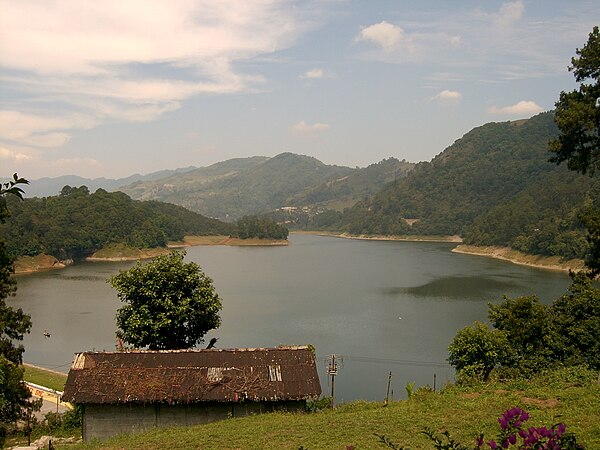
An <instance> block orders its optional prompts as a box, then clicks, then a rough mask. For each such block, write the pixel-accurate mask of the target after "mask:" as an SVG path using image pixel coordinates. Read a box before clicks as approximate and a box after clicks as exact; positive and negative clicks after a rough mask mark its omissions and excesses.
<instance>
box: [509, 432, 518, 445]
mask: <svg viewBox="0 0 600 450" xmlns="http://www.w3.org/2000/svg"><path fill="white" fill-rule="evenodd" d="M508 442H510V443H511V444H513V445H514V444H515V443H516V442H517V435H516V434H511V435H509V436H508Z"/></svg>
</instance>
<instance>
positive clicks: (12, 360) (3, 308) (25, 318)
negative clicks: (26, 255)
mask: <svg viewBox="0 0 600 450" xmlns="http://www.w3.org/2000/svg"><path fill="white" fill-rule="evenodd" d="M27 183H28V181H27V180H25V179H24V178H19V177H18V176H17V174H15V175H13V179H12V180H11V181H8V182H7V183H2V184H0V223H2V222H4V220H5V219H6V217H8V214H9V211H8V208H7V202H6V197H7V196H10V195H12V196H16V197H18V198H22V196H23V190H22V189H21V187H20V185H22V184H27ZM13 272H14V267H13V258H12V256H11V255H10V254H9V253H8V251H7V249H6V246H5V244H4V242H3V241H2V240H0V425H4V424H6V423H9V422H13V421H15V420H17V419H20V418H22V417H24V415H25V414H26V413H27V409H28V408H29V407H30V404H29V403H28V399H29V397H30V393H29V391H28V390H27V388H26V387H25V385H24V384H23V369H22V368H21V367H20V364H21V362H22V358H23V352H24V348H23V345H20V344H19V345H17V344H16V343H15V342H16V341H21V340H23V336H24V334H25V333H29V330H30V329H31V318H30V316H29V315H27V314H25V313H24V312H23V310H21V309H20V308H19V309H14V308H12V307H10V306H8V305H7V304H6V298H8V297H9V296H11V295H14V293H15V291H16V289H17V288H16V283H15V281H14V279H13V278H12V277H11V275H12V273H13ZM0 428H1V430H0V441H1V440H2V436H3V430H4V427H0ZM0 443H1V442H0Z"/></svg>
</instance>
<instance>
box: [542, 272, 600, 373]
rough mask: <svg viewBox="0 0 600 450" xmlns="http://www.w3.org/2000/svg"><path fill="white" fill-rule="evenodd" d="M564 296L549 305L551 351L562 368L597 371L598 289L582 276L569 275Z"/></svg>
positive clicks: (599, 360)
mask: <svg viewBox="0 0 600 450" xmlns="http://www.w3.org/2000/svg"><path fill="white" fill-rule="evenodd" d="M572 279H573V283H572V284H571V286H570V287H569V290H568V291H567V293H566V294H565V295H563V296H561V297H560V298H558V299H557V300H556V301H554V303H553V304H552V307H551V310H550V320H551V322H552V325H553V331H554V333H553V336H552V340H553V347H554V352H555V355H556V358H557V359H558V360H559V361H562V362H563V363H564V364H568V365H576V364H581V363H584V364H587V365H589V366H590V367H591V368H593V369H596V370H600V338H599V336H600V289H597V288H596V287H595V286H594V284H593V282H592V281H591V280H590V279H589V277H587V276H585V275H584V274H583V273H578V274H572Z"/></svg>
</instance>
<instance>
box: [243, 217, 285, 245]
mask: <svg viewBox="0 0 600 450" xmlns="http://www.w3.org/2000/svg"><path fill="white" fill-rule="evenodd" d="M234 234H235V235H236V237H239V238H240V239H250V238H258V239H278V240H286V239H287V237H288V229H287V228H286V227H285V226H283V225H280V224H278V223H276V222H275V221H273V220H271V219H269V218H266V217H257V216H244V217H242V218H241V219H240V220H238V221H237V230H236V232H235V233H234Z"/></svg>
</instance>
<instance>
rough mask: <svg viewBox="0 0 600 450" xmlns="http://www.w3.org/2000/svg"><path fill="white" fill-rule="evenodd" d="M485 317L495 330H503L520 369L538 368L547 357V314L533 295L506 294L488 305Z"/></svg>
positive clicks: (548, 338)
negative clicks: (498, 301) (500, 301)
mask: <svg viewBox="0 0 600 450" xmlns="http://www.w3.org/2000/svg"><path fill="white" fill-rule="evenodd" d="M488 317H489V319H490V321H491V322H492V325H493V326H494V328H496V329H497V330H501V331H503V332H504V333H505V334H506V337H507V339H508V342H509V344H510V347H511V349H512V351H513V352H514V356H515V359H514V361H513V365H518V366H519V368H520V370H521V371H522V372H523V373H526V372H527V371H534V370H538V369H540V368H541V367H543V366H544V365H545V364H546V363H547V361H548V360H549V357H550V355H549V351H550V350H549V347H550V345H551V342H550V341H551V339H550V336H551V334H550V325H551V323H550V315H549V310H548V307H546V306H545V305H542V304H541V303H539V301H538V298H537V297H536V296H534V295H533V296H528V297H518V298H508V297H504V301H503V302H502V303H499V304H497V305H494V304H489V305H488Z"/></svg>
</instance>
